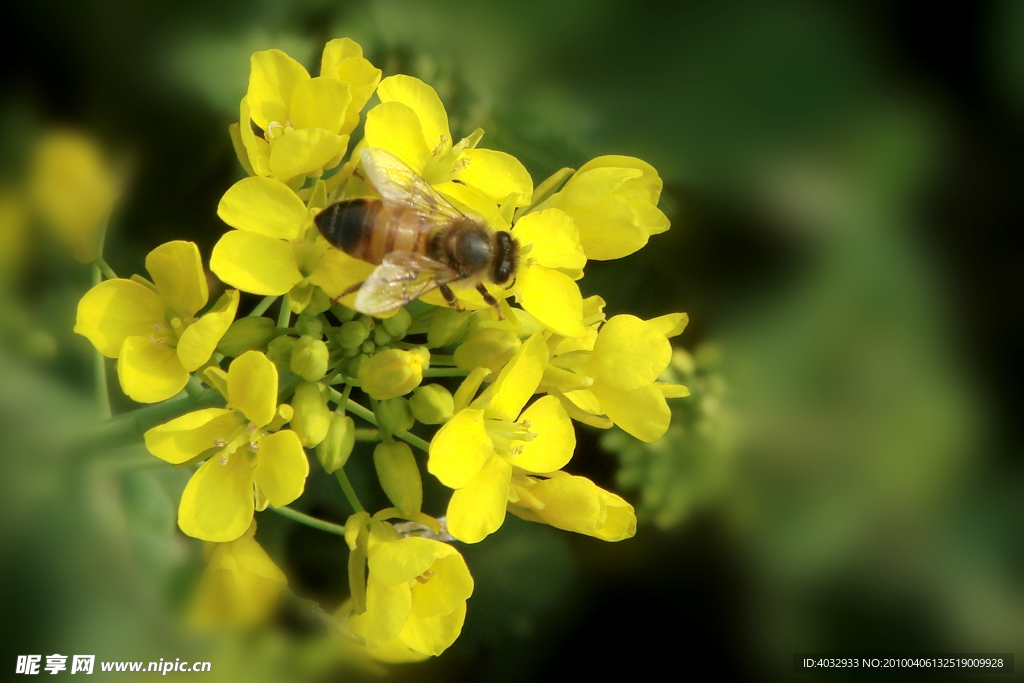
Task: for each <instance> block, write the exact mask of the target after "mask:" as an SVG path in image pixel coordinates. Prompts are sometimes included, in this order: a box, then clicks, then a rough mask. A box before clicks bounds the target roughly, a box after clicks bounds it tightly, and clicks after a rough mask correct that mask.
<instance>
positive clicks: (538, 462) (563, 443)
mask: <svg viewBox="0 0 1024 683" xmlns="http://www.w3.org/2000/svg"><path fill="white" fill-rule="evenodd" d="M519 419H520V421H522V420H529V421H530V431H531V432H533V433H534V434H536V435H537V436H536V438H534V440H533V441H528V442H513V446H521V447H522V449H523V450H522V452H520V453H519V454H518V455H514V456H512V458H511V460H512V464H513V465H515V466H516V467H519V468H520V469H524V470H526V471H527V472H535V473H538V474H542V473H545V472H554V471H555V470H560V469H562V467H564V466H565V464H566V463H567V462H569V460H570V459H571V458H572V453H573V451H574V450H576V431H575V430H574V429H573V427H572V420H570V419H569V415H568V414H567V413H566V412H565V408H563V407H562V402H561V401H559V400H558V399H557V398H556V397H554V396H544V397H543V398H540V399H538V400H537V401H536V402H534V403H533V405H531V406H530V407H529V408H527V409H526V410H525V411H523V414H522V415H521V416H520V417H519Z"/></svg>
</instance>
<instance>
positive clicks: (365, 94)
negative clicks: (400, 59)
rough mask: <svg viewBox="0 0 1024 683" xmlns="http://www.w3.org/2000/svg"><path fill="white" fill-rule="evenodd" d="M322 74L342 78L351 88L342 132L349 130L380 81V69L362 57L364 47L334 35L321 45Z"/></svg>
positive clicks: (352, 127)
mask: <svg viewBox="0 0 1024 683" xmlns="http://www.w3.org/2000/svg"><path fill="white" fill-rule="evenodd" d="M320 75H321V76H332V77H334V78H338V79H340V80H342V81H345V82H346V83H348V84H349V86H350V87H351V89H352V102H351V104H349V107H348V111H347V112H346V114H345V122H344V123H343V124H342V128H341V132H342V133H351V132H352V130H353V129H354V128H355V127H356V126H357V125H358V124H359V112H361V111H362V110H363V107H365V106H366V103H367V102H368V101H369V99H370V96H372V95H373V91H374V90H376V89H377V84H378V83H380V77H381V71H380V69H378V68H376V67H375V66H374V65H373V64H371V63H370V62H369V61H368V60H366V59H364V58H363V48H361V47H360V46H359V44H358V43H356V42H355V41H354V40H351V39H349V38H337V39H335V40H332V41H330V42H328V43H327V45H325V46H324V54H323V60H322V61H321V66H320Z"/></svg>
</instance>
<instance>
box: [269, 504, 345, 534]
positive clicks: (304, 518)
mask: <svg viewBox="0 0 1024 683" xmlns="http://www.w3.org/2000/svg"><path fill="white" fill-rule="evenodd" d="M270 509H271V510H273V511H274V512H276V513H277V514H279V515H281V516H282V517H287V518H288V519H290V520H292V521H294V522H298V523H299V524H305V525H306V526H311V527H313V528H314V529H320V531H326V532H328V533H331V534H338V535H339V536H344V535H345V527H343V526H341V525H340V524H333V523H332V522H327V521H324V520H322V519H317V518H316V517H310V516H309V515H307V514H306V513H304V512H299V511H298V510H292V509H291V508H290V507H283V506H282V507H279V508H276V507H271V508H270Z"/></svg>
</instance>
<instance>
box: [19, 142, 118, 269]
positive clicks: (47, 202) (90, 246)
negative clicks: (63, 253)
mask: <svg viewBox="0 0 1024 683" xmlns="http://www.w3.org/2000/svg"><path fill="white" fill-rule="evenodd" d="M29 189H30V194H31V197H32V199H33V202H34V204H35V208H36V210H37V211H38V212H39V213H40V215H41V216H42V217H43V220H44V222H45V223H46V224H47V225H48V226H49V227H50V228H51V229H52V230H53V232H54V233H55V234H56V235H57V236H58V237H59V238H60V239H61V240H62V241H63V242H65V243H66V244H67V245H68V246H70V247H71V249H72V252H73V253H74V256H75V258H76V259H77V260H79V261H81V262H82V263H88V262H89V261H92V260H93V259H94V258H96V249H97V246H98V240H99V235H100V229H101V228H102V226H103V224H104V222H105V221H106V220H107V218H108V217H109V216H110V212H111V210H112V209H113V208H114V204H115V203H116V202H117V199H118V196H119V195H120V192H121V181H120V178H118V176H117V174H116V173H115V172H114V171H113V170H112V168H111V165H110V163H109V161H108V160H107V159H106V158H105V157H104V154H103V152H102V151H101V150H100V149H99V147H98V146H97V145H96V143H95V141H93V139H92V138H90V137H88V136H86V135H83V134H81V133H78V132H75V131H70V130H54V131H51V132H50V133H48V134H47V135H45V136H44V137H43V138H42V139H41V140H40V141H39V144H38V146H37V147H36V150H35V157H34V159H33V163H32V169H31V171H30V175H29Z"/></svg>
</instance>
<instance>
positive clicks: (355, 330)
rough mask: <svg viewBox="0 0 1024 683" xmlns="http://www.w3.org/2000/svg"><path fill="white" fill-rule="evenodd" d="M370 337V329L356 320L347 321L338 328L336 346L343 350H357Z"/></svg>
mask: <svg viewBox="0 0 1024 683" xmlns="http://www.w3.org/2000/svg"><path fill="white" fill-rule="evenodd" d="M369 336H370V328H368V327H367V326H366V325H364V324H363V323H361V322H359V321H358V320H349V321H348V322H347V323H345V324H344V325H342V326H341V327H339V328H338V336H337V339H338V344H340V345H341V347H342V348H345V349H355V348H358V347H359V345H360V344H362V343H363V342H364V341H366V338H367V337H369Z"/></svg>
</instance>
